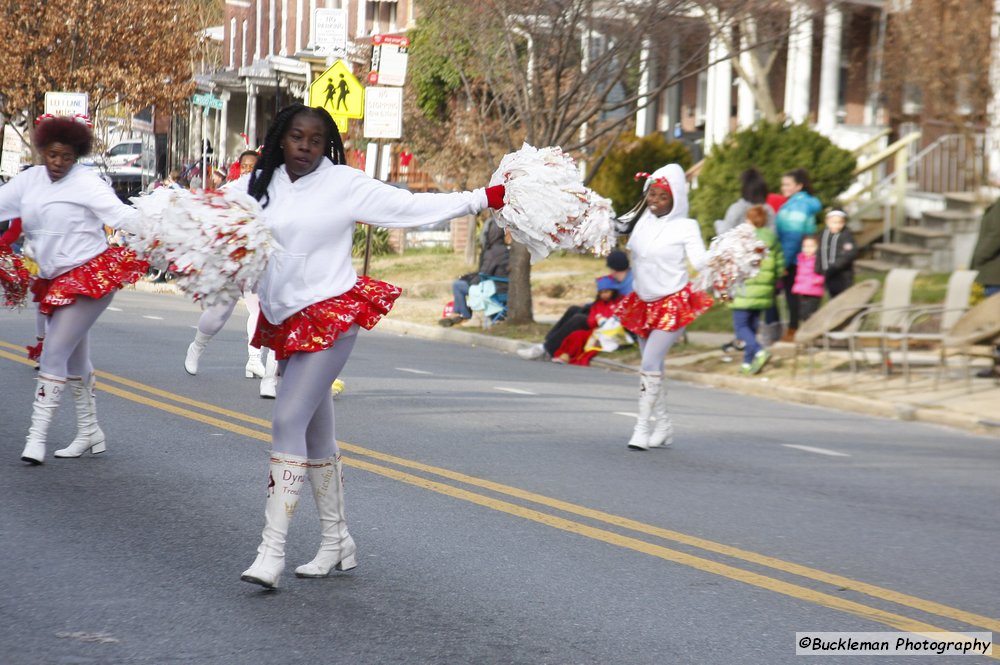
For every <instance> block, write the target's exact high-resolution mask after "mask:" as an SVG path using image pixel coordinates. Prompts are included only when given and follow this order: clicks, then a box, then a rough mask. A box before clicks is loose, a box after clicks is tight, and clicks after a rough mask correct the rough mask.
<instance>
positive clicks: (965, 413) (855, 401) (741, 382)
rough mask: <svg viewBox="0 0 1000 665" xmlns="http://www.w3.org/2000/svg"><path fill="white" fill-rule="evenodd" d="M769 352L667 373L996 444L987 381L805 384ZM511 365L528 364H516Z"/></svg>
mask: <svg viewBox="0 0 1000 665" xmlns="http://www.w3.org/2000/svg"><path fill="white" fill-rule="evenodd" d="M378 329H379V330H382V331H384V332H393V333H396V334H399V335H412V336H414V337H419V338H421V339H432V340H439V341H446V342H456V343H460V344H467V345H469V346H481V347H484V348H489V349H495V350H497V351H504V352H507V353H510V354H514V353H515V352H516V351H517V350H518V349H519V348H521V347H523V346H524V345H525V344H524V342H521V341H518V340H513V339H506V338H502V337H494V336H492V335H483V334H480V333H476V332H470V331H465V330H455V329H453V328H441V327H438V326H427V325H421V324H417V323H410V322H407V321H400V320H395V319H393V318H391V317H389V318H386V319H384V320H383V321H382V322H381V323H379V326H378ZM730 338H731V335H728V334H726V333H697V332H692V333H690V334H689V339H690V341H691V342H692V343H693V344H695V345H698V346H709V347H715V348H717V349H718V348H719V347H720V346H721V344H722V343H724V342H726V341H728V340H729V339H730ZM771 350H772V352H773V353H774V358H773V360H772V361H771V363H770V364H769V365H768V367H767V368H765V371H764V372H762V373H761V374H759V375H757V376H753V377H744V376H740V375H739V374H737V368H738V367H739V362H740V358H739V357H738V356H737V357H734V358H731V362H729V363H726V362H724V357H725V354H723V352H722V351H721V350H715V351H704V352H700V353H692V354H688V355H679V356H673V357H668V358H667V368H668V375H669V377H670V378H671V379H674V380H678V381H686V382H689V383H696V384H699V385H704V386H710V387H713V388H719V389H722V390H728V391H731V392H736V393H741V394H745V395H753V396H755V397H763V398H766V399H776V400H779V401H785V402H795V403H797V404H809V405H817V406H823V407H828V408H833V409H838V410H841V411H850V412H853V413H861V414H865V415H869V416H878V417H882V418H894V419H898V420H910V421H917V422H923V423H930V424H935V425H944V426H947V427H954V428H957V429H962V430H966V431H969V432H974V433H976V434H985V435H988V436H994V437H997V438H998V439H1000V385H997V384H996V383H994V382H993V381H989V380H984V379H975V378H974V379H973V380H972V389H971V392H968V391H967V389H966V384H965V380H964V378H963V377H962V376H961V374H960V372H957V371H956V370H953V371H952V375H951V376H947V377H944V378H942V380H941V384H940V386H939V387H938V388H937V389H935V388H934V386H933V377H932V376H929V375H926V373H924V374H921V373H915V374H914V378H913V380H912V382H911V383H910V384H909V385H907V384H906V383H905V380H904V378H903V377H902V376H892V377H888V378H887V377H884V376H882V375H880V374H878V373H877V372H876V371H875V370H873V369H866V370H861V371H859V372H858V373H857V374H856V375H851V374H850V373H849V372H846V371H840V370H838V371H835V372H832V373H828V372H826V370H824V369H816V370H815V373H814V375H813V377H812V378H811V379H810V377H809V371H808V368H807V367H806V366H805V363H804V362H802V360H801V359H800V367H799V372H798V376H797V377H796V378H792V376H791V357H792V351H793V349H792V345H791V344H781V343H779V344H776V345H774V346H773V347H771ZM835 355H838V358H836V360H838V361H840V360H842V359H843V358H842V357H840V356H844V354H842V353H841V354H835ZM844 357H846V356H844ZM515 360H516V362H532V361H525V360H521V359H519V358H516V359H515ZM536 362H537V361H536ZM592 364H593V365H595V366H598V367H605V368H609V369H615V370H620V371H627V372H638V367H634V366H630V365H625V364H623V363H619V362H616V361H614V360H611V359H607V358H602V357H600V356H598V357H597V358H594V360H593V361H592Z"/></svg>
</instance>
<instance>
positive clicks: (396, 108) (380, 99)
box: [364, 86, 403, 275]
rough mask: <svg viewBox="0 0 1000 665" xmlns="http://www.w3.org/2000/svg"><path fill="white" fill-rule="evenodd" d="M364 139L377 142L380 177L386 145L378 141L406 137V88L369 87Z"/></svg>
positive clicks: (368, 255) (367, 256)
mask: <svg viewBox="0 0 1000 665" xmlns="http://www.w3.org/2000/svg"><path fill="white" fill-rule="evenodd" d="M364 136H365V138H367V139H375V142H374V145H375V150H373V151H372V153H373V154H372V155H371V156H372V158H373V161H374V163H375V168H374V173H375V176H374V177H376V178H379V177H380V176H381V175H382V173H381V169H382V154H381V153H382V151H383V150H385V146H384V145H382V142H381V141H380V140H379V139H399V138H401V137H402V136H403V89H402V88H389V87H381V86H379V87H374V88H368V90H367V91H366V94H365V128H364ZM371 249H372V227H371V226H369V227H368V234H367V238H366V239H365V265H364V274H365V275H367V274H368V265H369V262H370V261H371Z"/></svg>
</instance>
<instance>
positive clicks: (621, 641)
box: [0, 291, 1000, 665]
mask: <svg viewBox="0 0 1000 665" xmlns="http://www.w3.org/2000/svg"><path fill="white" fill-rule="evenodd" d="M112 307H113V309H111V310H109V311H108V312H106V313H105V314H104V316H103V317H102V318H101V319H100V320H99V321H98V323H97V325H96V326H95V328H94V329H93V331H92V332H91V346H92V356H93V359H94V362H95V365H96V366H97V368H98V370H99V371H100V372H101V375H100V377H99V382H100V383H99V387H100V390H99V392H98V405H99V413H100V420H101V424H102V427H103V428H104V430H105V432H106V433H107V435H108V452H107V453H105V454H103V455H97V456H87V457H84V458H81V459H76V460H57V459H52V458H51V457H50V458H49V459H48V461H47V462H46V464H45V465H43V466H41V467H28V466H26V465H24V464H23V463H22V462H21V461H20V460H19V459H18V457H19V453H20V450H21V446H22V445H23V441H24V434H25V433H26V431H27V428H28V422H29V413H30V404H31V399H32V393H33V381H34V377H35V372H34V370H33V369H32V366H31V365H30V364H28V363H27V362H26V361H25V360H24V354H23V349H22V347H23V345H24V344H27V343H31V342H32V341H33V338H34V319H33V313H32V311H30V310H23V311H21V312H9V311H5V312H3V313H0V385H2V386H3V393H2V394H3V400H2V403H0V436H2V440H3V441H4V442H5V445H4V446H3V454H2V455H0V485H2V487H3V497H4V498H3V510H2V511H0V562H2V563H3V566H2V570H3V575H4V583H3V586H2V589H3V593H2V594H0V664H2V665H29V664H30V665H35V664H49V663H52V664H60V665H61V664H74V665H76V664H84V663H86V664H90V663H95V664H96V663H99V664H102V665H103V664H132V663H135V664H143V665H145V664H151V665H160V664H173V663H198V664H201V663H206V664H216V663H218V664H228V663H234V664H256V663H338V664H339V663H344V664H353V663H359V664H365V663H415V664H421V663H433V664H437V663H441V664H456V663H477V664H478V663H497V664H525V665H529V664H530V665H536V664H542V663H552V664H570V663H581V664H582V663H588V664H589V663H610V664H618V663H622V664H632V663H637V664H638V663H650V664H652V663H657V664H659V663H670V664H673V663H680V664H687V663H692V664H700V663H753V664H758V663H759V664H761V665H765V664H772V663H793V662H800V661H801V659H802V658H803V656H796V655H795V637H796V636H795V633H796V632H803V631H824V632H836V631H848V632H874V631H901V630H920V631H945V630H947V631H962V632H969V631H993V632H994V635H1000V618H998V617H1000V593H998V587H997V574H996V573H997V564H998V561H1000V558H998V552H1000V526H998V523H997V520H996V514H997V508H998V506H1000V483H998V481H997V478H998V473H997V471H998V468H1000V441H998V440H997V439H996V438H989V437H981V436H976V435H972V434H966V433H962V432H958V431H954V430H949V429H945V428H939V427H935V426H929V425H925V424H919V423H913V422H900V421H893V420H887V419H879V418H872V417H867V416H861V415H856V414H846V413H841V412H838V411H836V410H833V409H826V408H820V407H806V406H800V405H796V404H786V403H782V402H778V401H772V400H768V399H763V398H757V397H752V396H745V395H739V394H733V393H727V392H722V391H716V390H713V389H710V388H706V387H699V386H695V385H692V384H686V383H681V382H676V381H673V382H671V381H669V379H668V385H669V389H670V405H671V406H670V408H671V412H672V414H673V417H674V422H675V428H676V432H677V434H676V442H675V444H674V446H673V447H672V448H671V449H668V450H655V451H649V452H645V453H643V452H632V451H628V450H627V449H626V447H625V441H626V440H627V439H628V436H629V433H630V431H631V427H632V424H633V422H634V417H635V411H636V397H637V385H636V384H637V381H636V378H635V377H634V376H632V375H629V374H627V373H624V372H616V371H609V370H607V369H600V368H579V367H567V366H561V365H555V364H552V363H543V362H525V361H522V360H520V359H518V358H517V357H516V356H514V355H512V354H509V353H504V352H501V351H497V350H492V349H484V348H472V347H468V346H463V345H456V344H450V343H447V342H442V341H433V340H421V339H415V338H412V337H410V336H401V335H395V334H389V333H386V332H378V329H376V331H373V332H366V333H363V334H362V336H361V338H360V339H359V341H358V343H357V344H356V346H355V349H354V352H353V355H352V357H351V360H350V362H349V363H348V365H347V368H346V370H345V372H344V375H343V377H342V378H344V380H345V381H346V384H347V387H346V391H345V392H344V393H343V394H342V395H341V396H340V397H338V399H337V403H336V410H337V436H338V439H339V440H340V441H341V442H342V446H343V450H344V458H345V464H346V467H345V476H346V502H347V514H348V519H349V525H350V529H351V533H352V534H353V535H354V538H355V539H356V540H357V542H358V546H359V566H358V567H357V568H356V569H354V570H352V571H350V572H347V573H336V574H334V575H332V576H331V577H329V578H327V579H323V580H300V579H296V578H295V577H294V575H293V574H292V569H293V568H294V566H296V565H298V564H299V563H302V562H305V561H307V560H308V559H310V558H311V557H312V555H313V553H314V550H315V547H316V545H317V543H318V519H317V516H316V511H315V508H314V507H313V505H312V501H311V499H309V498H305V499H304V500H303V501H302V502H301V504H300V508H299V511H298V512H297V513H296V515H295V520H294V523H293V526H292V529H291V533H290V534H289V539H288V542H289V544H288V551H287V562H288V567H287V568H286V571H285V575H284V576H283V577H282V579H281V582H280V588H279V589H278V590H276V591H270V592H269V591H263V590H261V589H260V588H259V587H256V586H253V585H248V584H245V583H242V582H240V581H239V575H240V572H241V571H242V570H243V569H245V568H246V567H247V566H248V565H249V564H250V562H251V561H252V560H253V557H254V554H255V550H256V547H257V544H258V542H259V537H260V528H261V526H262V525H263V504H264V493H265V484H264V477H265V467H266V464H267V450H268V443H267V442H268V433H269V427H268V421H269V419H270V414H271V410H272V408H273V406H274V402H273V401H268V400H261V399H259V398H258V396H257V382H256V381H253V380H248V379H244V378H243V363H244V362H245V360H246V346H245V343H246V338H245V333H244V323H245V310H243V309H242V307H241V308H239V309H237V314H236V315H235V316H234V317H233V318H232V319H231V320H230V322H229V323H228V324H227V326H226V328H225V329H224V330H223V332H221V333H220V334H219V335H218V336H217V337H216V338H215V339H214V340H213V341H212V342H211V344H210V345H209V347H208V349H207V351H206V352H205V355H204V356H203V358H202V363H201V368H200V371H199V374H198V376H196V377H191V376H188V375H187V374H186V373H185V372H184V370H183V368H182V362H183V357H184V352H185V349H186V347H187V345H188V343H189V342H190V339H191V338H192V337H193V334H194V330H193V326H194V324H195V323H196V322H197V318H198V314H199V308H198V307H197V306H196V305H193V304H191V303H190V302H188V301H186V300H185V299H184V298H182V297H180V296H175V295H169V294H149V293H137V292H133V291H126V292H122V293H120V294H119V295H118V296H116V298H115V301H114V303H113V305H112ZM69 402H70V401H69V400H66V403H64V404H63V405H62V406H61V408H60V409H59V412H58V414H57V417H56V422H55V424H54V426H53V427H52V430H51V432H50V446H49V448H50V451H51V450H53V449H55V448H56V447H61V445H64V444H65V443H66V442H68V440H69V439H71V438H72V436H73V432H74V422H75V421H74V414H73V411H72V408H71V406H70V405H69ZM995 652H996V653H997V654H998V656H1000V650H996V651H995ZM995 658H996V656H995ZM924 660H930V661H931V662H961V663H970V664H971V663H978V662H989V660H988V659H986V658H982V657H975V656H968V657H962V658H960V659H957V660H956V657H954V656H952V657H941V658H931V659H924ZM817 662H824V663H851V664H857V663H862V662H876V663H879V664H882V663H897V662H898V663H911V662H914V661H913V659H912V658H910V659H908V658H906V657H903V656H895V657H893V656H886V657H877V658H871V657H861V656H855V657H850V656H825V657H822V658H821V659H818V660H817Z"/></svg>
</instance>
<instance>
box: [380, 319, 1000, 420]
mask: <svg viewBox="0 0 1000 665" xmlns="http://www.w3.org/2000/svg"><path fill="white" fill-rule="evenodd" d="M379 329H381V330H383V331H386V332H392V333H396V334H399V335H412V336H414V337H419V338H421V339H430V340H436V341H442V342H454V343H460V344H466V345H468V346H473V347H476V346H479V347H484V348H490V349H495V350H497V351H504V352H507V353H515V352H516V351H517V350H518V349H520V348H522V347H523V346H524V342H520V341H518V340H513V339H506V338H503V337H492V336H490V335H482V334H479V333H473V332H465V331H461V330H451V329H448V328H436V327H434V326H428V325H424V324H420V323H410V322H408V321H395V320H393V319H389V318H387V319H383V320H382V321H381V322H380V323H379ZM710 353H712V354H714V353H715V352H714V351H713V352H710ZM704 355H705V354H697V356H691V357H690V358H686V359H683V360H682V359H681V358H676V359H675V362H671V361H670V359H668V360H667V366H668V367H670V368H671V369H670V378H671V379H673V380H677V381H684V382H686V383H693V384H697V385H701V386H706V387H710V388H717V389H721V390H726V391H729V392H734V393H739V394H741V395H752V396H754V397H763V398H764V399H770V400H773V401H779V402H793V403H795V404H804V405H806V406H821V407H824V408H832V407H830V406H829V404H828V403H829V401H830V396H831V395H834V394H835V395H836V396H837V400H836V401H837V406H836V408H835V409H834V410H837V411H847V412H850V413H858V414H861V415H866V416H874V417H877V418H888V419H891V420H901V421H911V422H920V423H925V424H930V425H942V426H945V427H951V428H954V429H961V430H965V431H967V432H971V433H973V434H980V435H988V436H994V437H1000V423H994V422H992V421H988V420H984V419H983V418H981V417H979V416H974V415H970V414H965V413H956V412H954V411H944V410H940V409H931V408H926V407H917V406H913V405H911V404H906V403H904V402H886V401H882V400H875V399H871V398H869V397H857V396H854V395H848V394H845V393H831V392H826V391H821V390H810V389H808V388H795V387H792V386H781V385H776V384H771V383H769V382H767V381H766V377H764V378H757V379H752V378H744V377H740V376H727V375H725V374H710V373H703V372H695V371H692V370H689V369H683V368H682V366H683V365H686V364H689V363H691V362H695V361H696V360H697V359H698V357H701V356H704ZM591 365H598V366H601V367H604V368H606V369H610V370H615V371H622V372H632V373H638V371H639V368H638V367H635V366H634V365H627V364H625V363H621V362H618V361H615V360H610V359H606V358H594V359H593V360H592V361H591Z"/></svg>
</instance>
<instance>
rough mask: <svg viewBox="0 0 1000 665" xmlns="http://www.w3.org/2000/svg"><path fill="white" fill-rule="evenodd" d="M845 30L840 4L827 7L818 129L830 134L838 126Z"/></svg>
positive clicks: (824, 22)
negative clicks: (841, 50)
mask: <svg viewBox="0 0 1000 665" xmlns="http://www.w3.org/2000/svg"><path fill="white" fill-rule="evenodd" d="M843 30H844V10H843V9H842V8H841V7H840V5H830V6H828V7H827V8H826V16H824V18H823V64H822V65H821V67H820V75H819V114H818V115H817V118H816V120H817V122H816V129H817V130H819V131H820V132H821V133H823V134H826V135H827V136H829V135H830V134H832V133H833V131H834V130H835V129H836V128H837V106H838V103H837V101H838V100H837V91H838V89H839V87H840V44H841V36H842V34H843Z"/></svg>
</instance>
